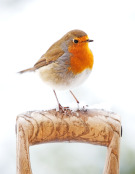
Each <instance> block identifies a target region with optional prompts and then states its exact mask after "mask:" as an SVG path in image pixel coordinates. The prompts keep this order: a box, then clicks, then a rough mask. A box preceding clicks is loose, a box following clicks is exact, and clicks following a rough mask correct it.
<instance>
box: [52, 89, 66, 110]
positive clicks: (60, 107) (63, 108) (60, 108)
mask: <svg viewBox="0 0 135 174" xmlns="http://www.w3.org/2000/svg"><path fill="white" fill-rule="evenodd" d="M53 92H54V95H55V97H56V100H57V103H58V108H59V111H60V110H61V111H62V112H64V110H65V109H68V108H69V107H62V106H61V104H60V102H59V100H58V97H57V95H56V92H55V90H53Z"/></svg>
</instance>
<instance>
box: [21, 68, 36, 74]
mask: <svg viewBox="0 0 135 174" xmlns="http://www.w3.org/2000/svg"><path fill="white" fill-rule="evenodd" d="M31 71H35V68H34V67H32V68H28V69H25V70H22V71H19V72H18V73H20V74H22V73H25V72H31Z"/></svg>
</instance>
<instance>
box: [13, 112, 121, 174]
mask: <svg viewBox="0 0 135 174" xmlns="http://www.w3.org/2000/svg"><path fill="white" fill-rule="evenodd" d="M16 133H17V140H16V141H17V143H16V146H17V151H16V152H17V158H16V160H17V174H32V170H31V165H30V157H29V146H30V145H34V144H40V143H47V142H58V141H59V142H64V141H69V142H83V143H91V144H95V145H102V146H106V147H107V149H108V150H107V157H106V163H105V167H104V172H103V173H104V174H119V151H120V137H121V122H120V117H119V116H118V115H117V114H115V113H112V112H108V111H104V110H97V109H90V110H87V111H83V110H82V111H76V112H72V111H71V110H67V112H65V113H60V112H57V111H56V110H49V111H32V112H27V113H25V114H21V115H19V116H18V117H17V120H16Z"/></svg>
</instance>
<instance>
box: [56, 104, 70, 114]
mask: <svg viewBox="0 0 135 174" xmlns="http://www.w3.org/2000/svg"><path fill="white" fill-rule="evenodd" d="M68 109H69V107H63V106H61V104H60V103H59V105H58V111H59V112H63V113H64V112H66V111H67V110H68Z"/></svg>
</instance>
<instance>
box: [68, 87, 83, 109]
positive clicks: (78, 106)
mask: <svg viewBox="0 0 135 174" xmlns="http://www.w3.org/2000/svg"><path fill="white" fill-rule="evenodd" d="M69 91H70V93H71V94H72V96H73V97H74V99H75V101H76V102H77V105H78V110H79V103H80V102H79V100H77V98H76V97H75V95H74V94H73V92H72V91H71V90H69Z"/></svg>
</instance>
